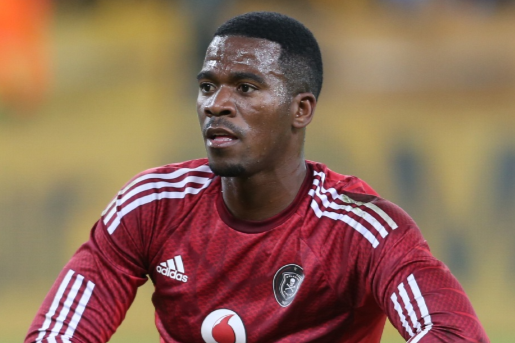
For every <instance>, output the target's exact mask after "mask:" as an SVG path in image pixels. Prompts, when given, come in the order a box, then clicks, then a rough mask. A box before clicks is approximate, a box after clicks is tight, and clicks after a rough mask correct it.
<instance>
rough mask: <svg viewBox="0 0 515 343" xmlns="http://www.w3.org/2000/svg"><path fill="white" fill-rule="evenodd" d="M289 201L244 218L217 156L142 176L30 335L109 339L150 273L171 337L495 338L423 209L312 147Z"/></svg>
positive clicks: (187, 341) (202, 340)
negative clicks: (419, 220) (393, 333)
mask: <svg viewBox="0 0 515 343" xmlns="http://www.w3.org/2000/svg"><path fill="white" fill-rule="evenodd" d="M306 163H307V173H306V177H305V180H304V182H303V184H302V186H301V188H300V190H299V192H298V194H297V196H296V198H295V200H294V201H293V202H292V203H291V204H290V205H289V207H288V208H286V209H285V210H283V211H282V212H281V213H279V214H277V215H276V216H274V217H272V218H269V219H267V220H265V221H245V220H241V219H238V218H235V217H234V216H232V215H231V213H230V212H229V210H228V209H227V208H226V206H225V204H224V201H223V197H222V191H221V179H220V177H218V176H215V175H214V174H213V173H212V171H211V170H210V168H209V166H208V163H207V160H206V159H199V160H194V161H188V162H184V163H179V164H171V165H166V166H163V167H159V168H154V169H150V170H147V171H145V172H143V173H141V174H139V175H137V176H136V177H134V178H133V179H132V180H131V181H130V182H129V183H127V184H126V186H125V187H123V188H122V190H121V191H120V192H119V193H118V195H117V196H116V197H115V199H114V200H113V201H112V202H111V203H110V204H109V205H108V206H107V208H106V209H105V211H104V212H103V213H102V216H101V218H100V220H99V221H98V222H97V223H96V224H95V225H94V227H93V229H92V231H91V237H90V239H89V241H88V242H87V243H85V244H84V245H83V246H82V247H80V249H79V250H78V251H77V252H76V253H75V255H74V256H73V257H72V258H71V260H70V261H69V262H68V264H67V265H66V266H65V267H64V269H63V270H62V272H61V273H60V275H59V277H58V279H57V280H56V282H55V283H54V285H53V287H52V288H51V290H50V292H49V294H48V295H47V297H46V298H45V300H44V302H43V304H42V306H41V308H40V309H39V311H38V313H37V316H36V318H35V319H34V321H33V323H32V325H31V327H30V329H29V333H28V334H27V337H26V340H25V342H34V341H36V342H82V343H96V342H107V341H108V340H109V338H110V336H111V335H112V334H113V333H114V331H115V330H116V329H117V327H118V326H119V325H120V323H121V322H122V320H123V318H124V316H125V313H126V311H127V310H128V309H129V307H130V305H131V303H132V301H133V299H134V297H135V295H136V291H137V288H138V286H141V285H142V284H143V283H145V282H146V281H147V278H150V280H151V281H152V283H153V284H154V287H155V292H154V294H153V297H152V302H153V304H154V306H155V320H156V326H157V330H158V331H159V335H160V337H161V342H167V343H168V342H169V343H172V342H181V343H197V342H198V343H245V342H249V343H254V342H256V343H257V342H263V343H270V342H281V343H286V342H292V343H293V342H295V343H300V342H347V343H349V342H351V343H352V342H370V343H373V342H374V343H375V342H380V338H381V334H382V331H383V327H384V324H385V320H386V318H387V317H388V318H389V320H390V321H391V322H392V324H393V325H394V326H395V327H396V328H397V330H398V331H399V333H400V334H401V335H402V337H404V339H405V340H409V342H411V343H416V342H422V343H430V342H489V340H488V338H487V336H486V334H485V332H484V330H483V328H482V326H481V324H480V322H479V321H478V319H477V316H476V314H475V313H474V310H473V308H472V306H471V304H470V302H469V299H468V298H467V296H466V294H465V292H464V291H463V289H462V287H461V286H460V284H459V283H458V281H457V280H456V279H455V278H454V277H453V275H452V274H451V273H450V271H449V269H448V268H447V267H446V266H445V265H444V264H443V263H442V262H440V261H438V260H437V259H435V258H434V257H433V256H432V255H431V253H430V251H429V248H428V246H427V244H426V242H425V240H424V239H423V237H422V235H421V233H420V231H419V229H418V228H417V225H416V224H415V223H414V221H413V220H412V219H411V218H410V217H409V216H408V215H407V214H406V213H405V212H404V211H403V210H402V209H400V208H399V207H397V206H396V205H394V204H392V203H391V202H388V201H386V200H384V199H382V198H380V197H379V196H378V195H377V194H376V192H375V191H374V190H373V189H372V188H371V187H370V186H368V185H367V184H366V183H365V182H363V181H361V180H360V179H358V178H356V177H353V176H346V175H341V174H338V173H335V172H333V171H331V170H330V169H328V168H327V167H326V166H325V165H323V164H320V163H316V162H311V161H307V162H306Z"/></svg>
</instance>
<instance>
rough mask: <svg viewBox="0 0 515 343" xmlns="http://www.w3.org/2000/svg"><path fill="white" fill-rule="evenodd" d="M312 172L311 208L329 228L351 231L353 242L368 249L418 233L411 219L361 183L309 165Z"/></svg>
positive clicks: (352, 177)
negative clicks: (326, 222)
mask: <svg viewBox="0 0 515 343" xmlns="http://www.w3.org/2000/svg"><path fill="white" fill-rule="evenodd" d="M309 163H310V165H311V168H312V170H313V185H312V187H311V189H310V191H309V195H311V197H312V201H311V209H312V210H313V212H314V213H315V215H316V216H317V217H318V218H320V220H325V221H332V223H333V224H332V225H331V227H332V228H340V229H341V230H342V231H345V232H351V233H352V236H353V237H354V239H353V241H354V242H355V243H357V244H359V245H360V246H363V247H366V249H367V250H368V249H369V248H372V249H373V250H376V248H378V247H380V246H381V245H384V244H385V242H386V241H388V240H390V241H391V240H397V239H399V237H401V236H402V235H403V234H404V233H405V231H407V230H411V231H413V230H414V231H415V234H416V235H420V232H419V230H418V228H417V226H416V224H415V222H414V221H413V220H412V219H411V217H410V216H409V215H408V214H407V213H406V212H405V211H403V210H402V209H401V208H400V207H399V206H397V205H395V204H394V203H392V202H390V201H388V200H386V199H383V198H381V197H380V196H379V195H378V194H377V192H376V191H375V190H374V189H373V188H372V187H370V186H369V185H368V184H367V183H366V182H365V181H363V180H361V179H359V178H357V177H355V176H349V175H342V174H339V173H336V172H334V171H332V170H330V169H329V168H327V167H326V166H325V165H323V164H320V163H314V162H309Z"/></svg>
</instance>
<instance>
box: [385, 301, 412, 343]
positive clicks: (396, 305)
mask: <svg viewBox="0 0 515 343" xmlns="http://www.w3.org/2000/svg"><path fill="white" fill-rule="evenodd" d="M390 299H391V300H392V302H393V308H394V309H395V311H397V314H398V315H399V319H400V320H401V323H402V326H403V327H404V328H405V329H406V332H407V333H408V334H409V335H410V336H411V337H413V336H414V333H413V331H412V330H411V327H410V326H409V324H408V322H407V321H406V317H404V314H403V313H402V307H401V305H400V304H399V301H398V300H397V294H395V293H392V296H391V297H390Z"/></svg>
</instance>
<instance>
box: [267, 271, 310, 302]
mask: <svg viewBox="0 0 515 343" xmlns="http://www.w3.org/2000/svg"><path fill="white" fill-rule="evenodd" d="M303 280H304V270H303V269H302V267H301V266H298V265H296V264H287V265H285V266H282V267H281V268H279V270H278V271H277V272H276V273H275V276H274V282H273V287H274V295H275V300H277V303H279V305H281V306H282V307H286V306H288V305H290V304H291V303H292V301H293V299H294V298H295V295H296V294H297V292H298V290H299V288H300V285H301V284H302V281H303Z"/></svg>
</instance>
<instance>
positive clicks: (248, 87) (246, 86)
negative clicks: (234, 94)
mask: <svg viewBox="0 0 515 343" xmlns="http://www.w3.org/2000/svg"><path fill="white" fill-rule="evenodd" d="M238 90H239V91H241V92H242V93H252V92H253V91H255V90H256V88H255V87H254V86H251V85H249V84H248V83H242V84H241V85H239V86H238Z"/></svg>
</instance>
